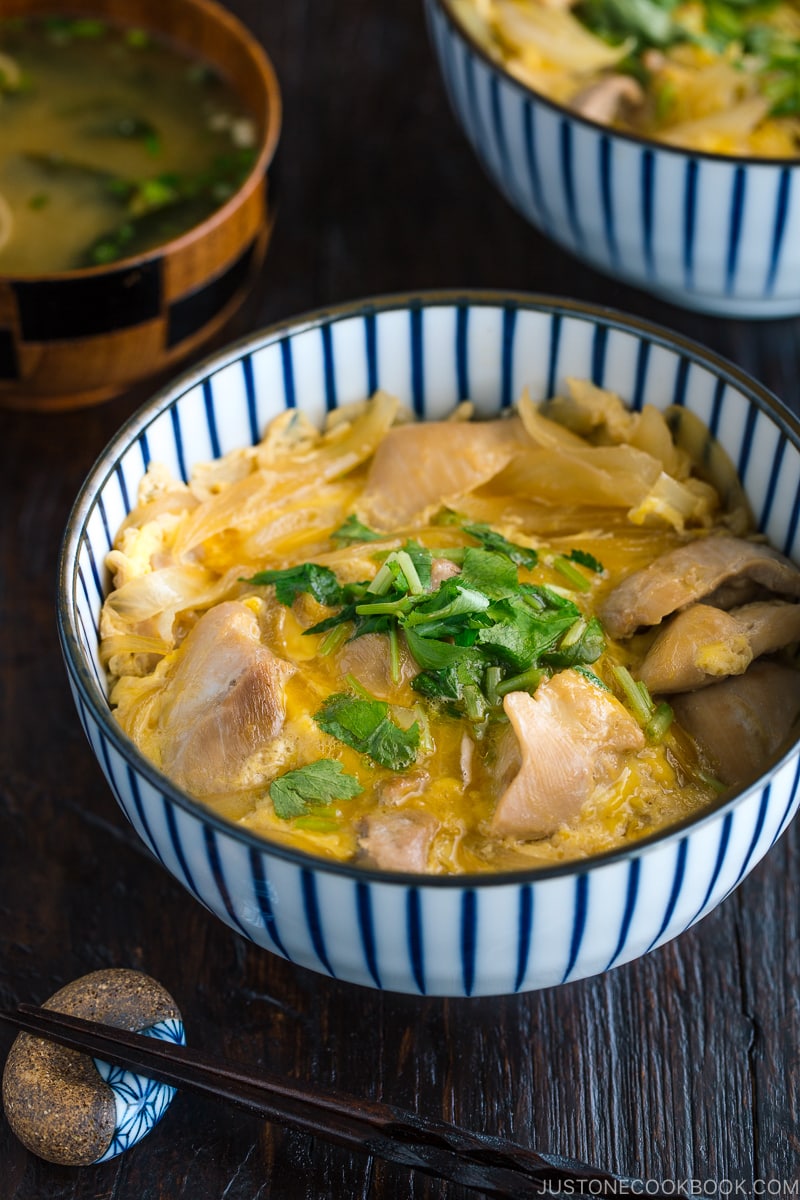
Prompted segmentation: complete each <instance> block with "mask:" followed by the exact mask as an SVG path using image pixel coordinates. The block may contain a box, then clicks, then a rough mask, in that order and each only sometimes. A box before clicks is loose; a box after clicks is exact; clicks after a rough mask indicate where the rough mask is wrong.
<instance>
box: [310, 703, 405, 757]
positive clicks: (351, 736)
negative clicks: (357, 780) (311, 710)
mask: <svg viewBox="0 0 800 1200" xmlns="http://www.w3.org/2000/svg"><path fill="white" fill-rule="evenodd" d="M314 720H315V721H316V723H317V724H318V725H319V727H320V729H322V730H324V731H325V733H330V734H331V735H332V736H333V737H335V738H338V739H339V741H340V742H344V744H345V745H346V746H351V747H352V748H353V749H354V750H357V751H358V752H359V753H360V754H366V755H368V757H369V758H372V759H374V761H375V762H377V763H380V765H381V766H383V767H388V768H389V769H390V770H392V771H404V770H405V769H406V768H407V767H410V766H411V764H412V763H413V762H414V760H415V758H416V756H417V749H418V747H419V725H418V723H417V722H416V721H415V722H414V724H413V725H412V726H411V728H410V729H401V728H400V726H399V725H395V723H394V721H392V720H390V718H389V705H388V704H386V703H385V702H384V701H383V700H362V699H359V698H358V697H355V696H350V695H348V694H347V693H346V692H337V693H336V694H335V695H333V696H329V697H328V699H327V700H326V701H325V703H324V704H323V706H322V708H321V709H320V710H319V712H318V713H317V714H316V715H315V717H314Z"/></svg>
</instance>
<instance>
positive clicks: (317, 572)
mask: <svg viewBox="0 0 800 1200" xmlns="http://www.w3.org/2000/svg"><path fill="white" fill-rule="evenodd" d="M245 583H252V584H255V585H256V586H257V587H264V586H266V585H268V584H270V583H272V584H274V585H275V595H276V596H277V598H278V600H279V601H280V603H281V604H286V605H287V606H288V605H291V604H293V603H294V601H295V600H296V598H297V597H298V596H299V595H301V593H303V592H308V593H310V595H312V596H313V597H314V599H315V600H317V601H319V603H320V604H325V605H326V606H327V607H329V608H332V607H333V606H334V605H336V604H341V603H342V587H341V585H340V583H339V580H338V579H337V578H336V576H335V575H334V573H333V571H332V570H331V569H330V567H321V566H319V565H318V564H317V563H300V564H299V565H298V566H296V567H284V568H282V569H279V570H270V571H258V572H257V573H256V574H255V575H253V576H252V578H251V579H246V580H245Z"/></svg>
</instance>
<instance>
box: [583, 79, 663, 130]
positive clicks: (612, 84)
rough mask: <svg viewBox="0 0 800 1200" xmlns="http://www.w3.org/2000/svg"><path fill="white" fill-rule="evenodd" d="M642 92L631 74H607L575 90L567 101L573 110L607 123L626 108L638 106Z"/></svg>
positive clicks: (641, 98) (642, 98)
mask: <svg viewBox="0 0 800 1200" xmlns="http://www.w3.org/2000/svg"><path fill="white" fill-rule="evenodd" d="M643 100H644V92H643V91H642V89H641V87H640V86H639V84H638V83H637V82H636V80H635V79H634V78H633V77H632V76H631V75H607V76H606V77H605V79H600V80H598V82H597V83H592V84H590V85H589V86H588V87H585V88H583V89H582V90H581V91H580V92H577V93H576V94H575V95H574V96H573V97H572V99H571V100H570V102H569V107H570V108H571V109H572V110H573V112H576V113H578V114H579V115H580V116H582V117H588V118H589V120H590V121H599V122H600V123H601V124H603V125H608V124H609V123H610V122H611V121H613V120H614V119H615V118H616V117H617V116H619V114H620V113H621V112H623V111H624V110H625V109H626V108H638V106H639V105H640V104H641V103H642V102H643Z"/></svg>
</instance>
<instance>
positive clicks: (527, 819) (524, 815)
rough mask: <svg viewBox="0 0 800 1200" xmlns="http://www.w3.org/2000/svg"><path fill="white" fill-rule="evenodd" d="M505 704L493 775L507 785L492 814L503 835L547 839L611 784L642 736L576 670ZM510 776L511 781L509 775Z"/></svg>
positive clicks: (624, 714)
mask: <svg viewBox="0 0 800 1200" xmlns="http://www.w3.org/2000/svg"><path fill="white" fill-rule="evenodd" d="M503 708H504V709H505V711H506V715H507V716H508V718H509V720H510V722H511V729H510V730H509V731H508V732H507V733H506V734H505V735H504V744H503V745H501V749H500V758H499V762H498V775H499V777H500V782H501V785H502V786H504V787H505V790H504V791H503V793H502V795H501V796H500V799H499V800H498V802H497V808H496V809H495V812H494V816H493V817H492V832H493V833H495V834H499V835H501V836H505V835H510V836H513V837H525V838H535V837H545V836H547V835H548V834H550V833H553V832H554V831H555V830H556V829H558V828H559V826H561V825H565V824H567V823H568V822H569V821H571V820H573V818H575V817H576V816H577V815H578V813H579V812H580V810H581V808H582V806H583V804H584V803H585V801H586V800H587V799H588V798H589V796H590V795H591V793H592V792H593V791H594V789H595V788H596V787H597V786H598V785H600V784H607V783H610V782H611V781H612V780H613V779H615V778H616V777H617V775H618V774H619V772H620V770H621V766H622V760H623V755H624V754H625V753H626V752H627V751H630V750H638V749H641V747H642V746H643V745H644V734H643V733H642V730H641V729H640V727H639V725H638V724H637V722H636V721H635V720H634V718H633V717H632V716H631V714H630V713H629V712H628V711H627V709H626V708H624V707H623V705H622V704H620V702H619V701H618V700H617V699H616V698H615V697H614V696H612V695H611V694H610V693H609V692H606V691H604V689H603V688H601V687H598V686H597V685H596V684H594V683H592V682H591V681H590V680H588V679H586V678H585V676H583V675H581V674H579V672H577V671H572V670H566V671H561V672H559V673H558V674H557V675H554V676H553V678H552V679H549V680H546V681H545V682H543V683H540V684H539V686H538V688H537V689H536V692H535V694H534V695H533V696H531V695H530V694H529V693H528V692H510V693H509V694H508V695H507V696H506V697H505V699H504V700H503ZM512 773H513V778H512V779H510V781H509V779H508V776H509V775H510V774H512Z"/></svg>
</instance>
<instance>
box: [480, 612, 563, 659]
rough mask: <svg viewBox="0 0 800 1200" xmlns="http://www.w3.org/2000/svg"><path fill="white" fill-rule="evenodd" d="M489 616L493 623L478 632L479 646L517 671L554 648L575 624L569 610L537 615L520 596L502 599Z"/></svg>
mask: <svg viewBox="0 0 800 1200" xmlns="http://www.w3.org/2000/svg"><path fill="white" fill-rule="evenodd" d="M490 613H491V616H493V617H494V618H495V620H494V624H492V625H490V626H488V627H487V628H485V629H480V630H479V631H478V637H477V642H478V645H479V646H481V647H483V648H484V649H485V650H486V651H487V652H490V653H491V654H492V655H494V656H495V657H496V658H497V660H498V661H500V662H504V663H507V664H508V665H509V666H510V667H513V668H514V670H516V671H523V670H525V668H526V667H530V666H532V665H533V664H534V663H535V662H536V660H537V659H538V658H539V657H540V655H542V654H544V653H546V652H547V651H548V650H552V649H555V647H556V645H557V644H558V641H559V639H560V638H561V637H562V636H563V635H564V634H565V633H566V631H567V630H568V629H569V628H570V627H571V626H572V625H573V624H574V617H573V615H572V613H571V612H567V611H565V612H551V613H548V614H547V615H546V616H545V615H542V616H537V615H536V613H534V612H533V611H532V610H531V608H530V607H529V606H528V605H527V604H526V603H525V601H524V600H523V599H522V598H521V597H511V598H509V599H507V600H501V601H500V602H499V603H497V604H495V605H493V606H492V609H491V610H490Z"/></svg>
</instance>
